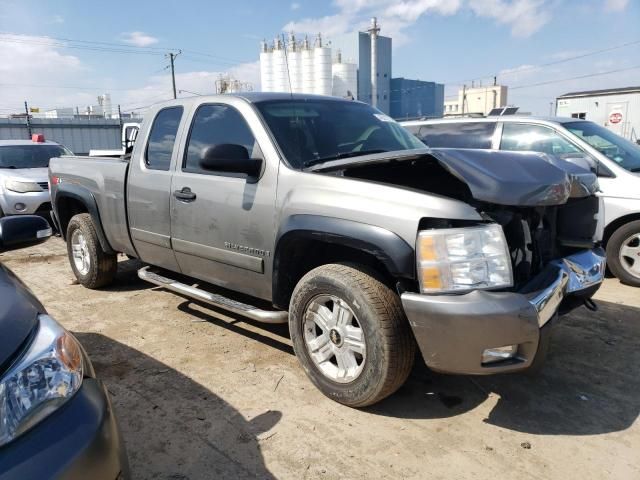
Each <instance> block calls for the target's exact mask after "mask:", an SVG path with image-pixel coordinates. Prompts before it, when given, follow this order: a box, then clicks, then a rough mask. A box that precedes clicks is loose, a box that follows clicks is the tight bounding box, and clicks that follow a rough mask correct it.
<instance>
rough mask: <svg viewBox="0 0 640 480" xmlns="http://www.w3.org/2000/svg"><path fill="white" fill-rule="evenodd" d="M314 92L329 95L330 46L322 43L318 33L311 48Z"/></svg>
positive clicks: (330, 75) (330, 77) (330, 76)
mask: <svg viewBox="0 0 640 480" xmlns="http://www.w3.org/2000/svg"><path fill="white" fill-rule="evenodd" d="M313 70H314V72H313V75H314V89H313V91H314V93H316V94H318V95H331V79H332V74H331V48H330V47H324V46H323V45H322V37H321V36H320V35H318V40H317V42H316V46H315V48H314V49H313Z"/></svg>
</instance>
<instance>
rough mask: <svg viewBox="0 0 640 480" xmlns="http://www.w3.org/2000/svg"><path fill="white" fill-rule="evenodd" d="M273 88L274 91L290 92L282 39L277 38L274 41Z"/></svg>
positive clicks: (272, 58)
mask: <svg viewBox="0 0 640 480" xmlns="http://www.w3.org/2000/svg"><path fill="white" fill-rule="evenodd" d="M271 60H272V68H273V89H272V90H271V91H272V92H288V91H289V81H288V77H287V62H286V58H285V50H284V47H283V45H282V41H281V40H280V39H279V38H277V39H276V40H275V42H274V46H273V53H272V57H271Z"/></svg>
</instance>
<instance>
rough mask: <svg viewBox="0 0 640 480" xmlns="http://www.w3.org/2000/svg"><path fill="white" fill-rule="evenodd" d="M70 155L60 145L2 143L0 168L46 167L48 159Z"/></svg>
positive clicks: (0, 147)
mask: <svg viewBox="0 0 640 480" xmlns="http://www.w3.org/2000/svg"><path fill="white" fill-rule="evenodd" d="M61 155H71V152H70V151H69V150H67V149H66V148H64V147H63V146H62V145H3V146H0V168H46V167H48V166H49V160H50V159H52V158H54V157H59V156H61Z"/></svg>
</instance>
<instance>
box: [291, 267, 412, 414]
mask: <svg viewBox="0 0 640 480" xmlns="http://www.w3.org/2000/svg"><path fill="white" fill-rule="evenodd" d="M289 329H290V331H291V340H292V342H293V348H294V350H295V353H296V356H297V357H298V359H299V360H300V363H301V364H302V367H303V368H304V370H305V372H306V374H307V375H308V377H309V378H310V379H311V381H312V382H313V383H314V385H315V386H316V387H318V389H320V391H321V392H322V393H324V394H325V395H326V396H327V397H329V398H331V399H332V400H335V401H337V402H340V403H342V404H344V405H348V406H351V407H365V406H368V405H372V404H374V403H376V402H379V401H380V400H382V399H383V398H385V397H387V396H389V395H391V394H392V393H393V392H395V391H396V390H397V389H398V388H399V387H400V386H401V385H402V384H403V383H404V382H405V380H406V379H407V377H408V376H409V373H410V372H411V367H412V366H413V360H414V356H415V349H416V345H415V340H414V338H413V335H412V333H411V330H410V328H409V325H408V322H407V319H406V317H405V315H404V312H403V310H402V305H401V302H400V299H399V297H398V295H397V294H396V293H395V292H393V290H391V289H390V288H389V287H387V286H386V285H385V284H384V283H382V282H381V281H379V280H378V279H377V278H375V277H374V276H373V275H371V274H369V273H367V272H365V271H363V270H361V269H359V268H356V267H353V266H349V265H343V264H330V265H323V266H321V267H318V268H316V269H314V270H312V271H310V272H309V273H307V274H306V275H305V276H304V277H303V278H302V279H301V280H300V282H299V283H298V285H297V286H296V288H295V290H294V292H293V296H292V299H291V308H290V312H289Z"/></svg>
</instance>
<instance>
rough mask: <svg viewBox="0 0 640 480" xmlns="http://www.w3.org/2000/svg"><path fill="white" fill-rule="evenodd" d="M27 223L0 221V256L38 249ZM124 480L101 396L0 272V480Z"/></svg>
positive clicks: (27, 298) (56, 329) (37, 229)
mask: <svg viewBox="0 0 640 480" xmlns="http://www.w3.org/2000/svg"><path fill="white" fill-rule="evenodd" d="M51 233H52V231H51V227H50V226H49V224H48V223H47V221H46V220H45V219H44V218H41V217H38V216H32V215H23V216H15V217H5V218H0V251H6V250H13V249H16V248H20V247H25V246H29V245H34V244H37V243H41V242H43V241H45V240H46V239H47V238H48V237H50V236H51ZM27 478H34V479H35V478H38V479H47V478H51V479H54V478H55V479H62V478H91V479H105V480H106V479H109V480H115V479H121V478H128V463H127V458H126V454H125V451H124V445H123V444H122V442H121V440H120V434H119V430H118V426H117V424H116V420H115V417H114V415H113V411H112V409H111V403H110V400H109V396H108V394H107V390H106V388H105V387H104V385H103V384H102V382H100V380H98V379H96V375H95V372H94V370H93V367H92V365H91V362H90V361H89V357H88V356H87V354H86V352H85V351H84V349H83V348H82V346H81V345H80V343H79V342H78V340H77V339H76V338H75V337H74V336H73V335H72V334H71V333H70V332H68V331H67V330H65V329H64V328H63V327H62V326H61V325H60V324H59V323H58V322H56V321H55V320H54V319H53V318H52V317H51V316H49V315H48V314H47V311H46V309H45V308H44V307H43V306H42V304H41V303H40V302H39V301H38V299H37V298H36V297H35V296H34V295H33V293H31V291H30V290H29V289H28V288H27V287H26V286H25V285H24V284H23V283H22V282H21V281H20V280H19V279H18V278H17V277H16V276H15V275H14V274H13V273H12V272H11V270H9V269H8V268H7V267H5V266H3V265H2V264H0V479H1V480H9V479H12V480H13V479H16V480H23V479H27Z"/></svg>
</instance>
